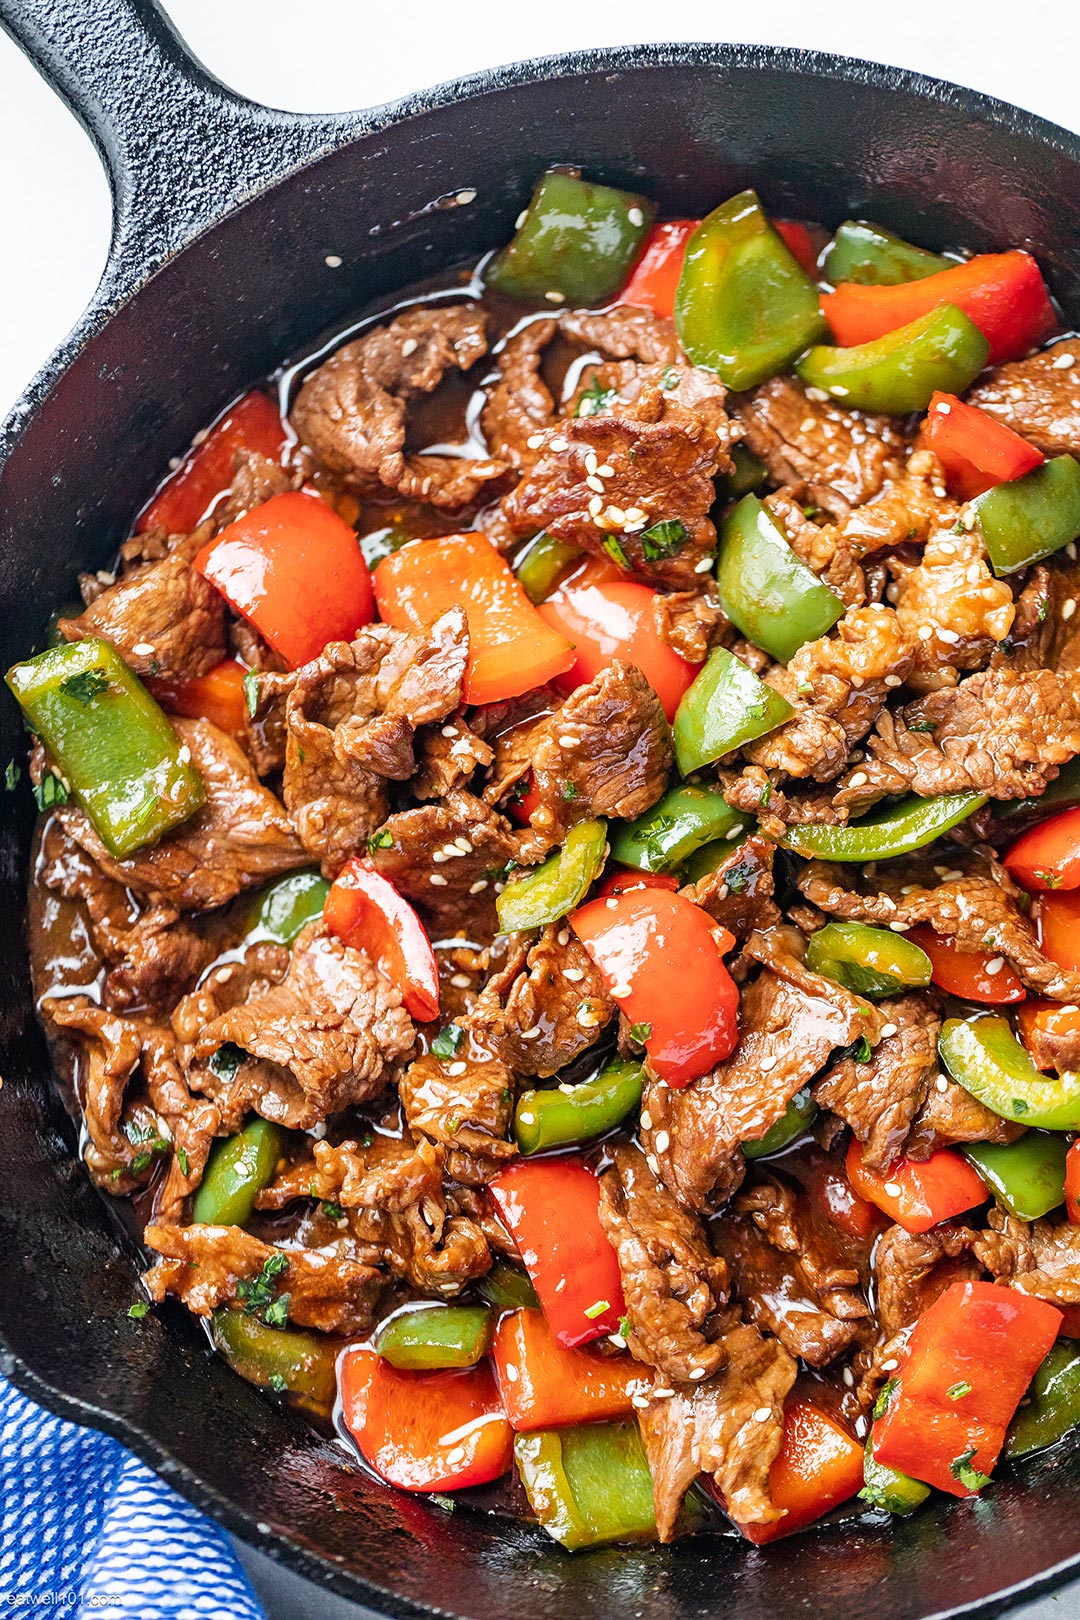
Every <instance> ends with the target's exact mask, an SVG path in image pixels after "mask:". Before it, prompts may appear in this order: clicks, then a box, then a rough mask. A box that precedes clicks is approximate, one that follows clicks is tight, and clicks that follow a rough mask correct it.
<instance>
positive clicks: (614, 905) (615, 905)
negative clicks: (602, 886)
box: [604, 895, 619, 911]
mask: <svg viewBox="0 0 1080 1620" xmlns="http://www.w3.org/2000/svg"><path fill="white" fill-rule="evenodd" d="M604 904H605V906H606V907H607V908H608V910H609V911H618V909H619V902H618V900H616V898H615V896H614V895H612V897H611V899H610V900H605V901H604Z"/></svg>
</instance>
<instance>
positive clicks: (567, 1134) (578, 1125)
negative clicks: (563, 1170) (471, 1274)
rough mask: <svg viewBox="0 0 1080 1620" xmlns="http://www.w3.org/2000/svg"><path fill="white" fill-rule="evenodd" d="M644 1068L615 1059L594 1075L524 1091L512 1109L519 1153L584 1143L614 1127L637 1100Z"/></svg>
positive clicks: (639, 1098) (631, 1109)
mask: <svg viewBox="0 0 1080 1620" xmlns="http://www.w3.org/2000/svg"><path fill="white" fill-rule="evenodd" d="M644 1085H645V1070H644V1068H643V1067H642V1065H641V1064H640V1063H633V1062H631V1061H629V1060H628V1059H623V1058H616V1059H615V1060H614V1062H612V1063H609V1064H608V1065H607V1067H606V1068H605V1069H604V1070H603V1071H602V1073H600V1074H598V1075H597V1077H596V1079H595V1080H583V1081H582V1082H581V1083H580V1085H576V1086H571V1087H568V1088H567V1090H565V1091H564V1090H563V1089H562V1087H561V1086H556V1087H554V1088H553V1089H551V1090H544V1091H523V1092H522V1094H521V1096H520V1097H519V1098H518V1101H517V1107H516V1108H515V1109H514V1137H515V1139H516V1141H517V1145H518V1147H519V1148H520V1149H521V1151H522V1153H540V1152H542V1151H543V1150H544V1149H545V1148H553V1147H563V1146H565V1145H566V1144H567V1143H570V1142H586V1141H588V1140H589V1138H590V1137H593V1136H603V1134H604V1132H605V1131H611V1130H614V1128H615V1126H616V1125H618V1124H619V1122H620V1121H621V1120H624V1119H625V1118H626V1116H627V1114H630V1113H632V1112H633V1111H634V1109H635V1108H637V1107H638V1106H639V1104H640V1102H641V1093H642V1090H643V1088H644Z"/></svg>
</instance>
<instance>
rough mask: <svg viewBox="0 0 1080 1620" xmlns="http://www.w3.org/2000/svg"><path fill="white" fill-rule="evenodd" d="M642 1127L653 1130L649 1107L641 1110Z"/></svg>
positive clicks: (645, 1129) (644, 1129)
mask: <svg viewBox="0 0 1080 1620" xmlns="http://www.w3.org/2000/svg"><path fill="white" fill-rule="evenodd" d="M641 1128H642V1130H643V1131H651V1130H652V1115H651V1114H650V1113H649V1110H648V1109H647V1108H643V1109H642V1110H641Z"/></svg>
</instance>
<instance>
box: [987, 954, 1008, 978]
mask: <svg viewBox="0 0 1080 1620" xmlns="http://www.w3.org/2000/svg"><path fill="white" fill-rule="evenodd" d="M1004 966H1005V958H1004V957H1003V956H992V957H991V958H990V960H989V962H987V964H986V971H987V973H989V974H990V976H991V978H993V976H994V975H995V974H996V973H1000V972H1001V970H1002V968H1003V967H1004Z"/></svg>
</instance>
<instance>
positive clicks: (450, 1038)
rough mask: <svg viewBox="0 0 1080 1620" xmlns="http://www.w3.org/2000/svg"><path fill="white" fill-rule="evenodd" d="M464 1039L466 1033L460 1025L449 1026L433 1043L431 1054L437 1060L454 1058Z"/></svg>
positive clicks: (441, 1031) (442, 1030)
mask: <svg viewBox="0 0 1080 1620" xmlns="http://www.w3.org/2000/svg"><path fill="white" fill-rule="evenodd" d="M464 1039H465V1031H464V1030H463V1029H462V1027H461V1025H460V1024H447V1026H446V1028H445V1029H440V1031H439V1033H438V1034H437V1035H436V1037H435V1039H434V1040H433V1041H432V1043H431V1054H432V1056H433V1057H437V1058H452V1057H453V1056H454V1055H455V1053H456V1052H457V1049H458V1047H459V1046H460V1045H461V1043H462V1041H463V1040H464Z"/></svg>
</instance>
